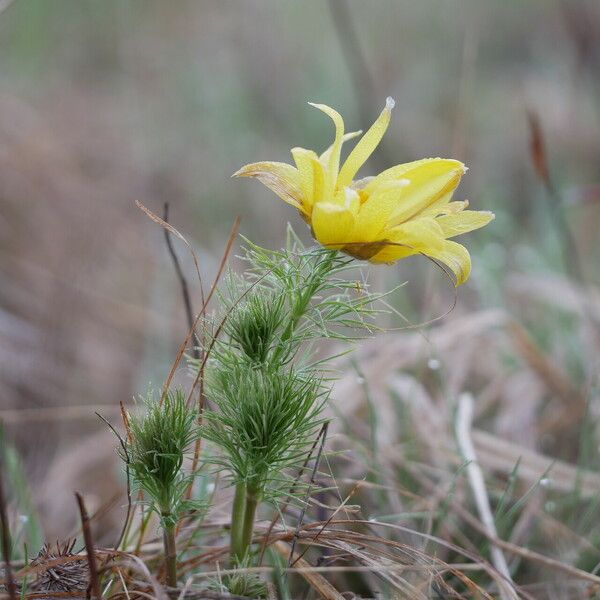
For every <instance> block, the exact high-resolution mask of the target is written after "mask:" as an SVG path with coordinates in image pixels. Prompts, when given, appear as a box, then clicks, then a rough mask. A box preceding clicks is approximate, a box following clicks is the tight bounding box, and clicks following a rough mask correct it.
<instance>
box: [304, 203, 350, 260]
mask: <svg viewBox="0 0 600 600" xmlns="http://www.w3.org/2000/svg"><path fill="white" fill-rule="evenodd" d="M311 226H312V231H313V235H314V237H315V239H316V240H317V241H318V242H319V243H320V244H322V245H323V246H325V247H327V248H331V249H335V248H338V249H339V248H341V247H342V246H343V245H344V244H345V243H346V242H347V241H348V240H349V238H350V235H351V234H352V230H353V228H354V214H353V212H352V210H351V209H350V208H345V207H343V206H339V205H337V204H332V203H329V202H318V203H317V204H315V205H314V207H313V211H312V219H311Z"/></svg>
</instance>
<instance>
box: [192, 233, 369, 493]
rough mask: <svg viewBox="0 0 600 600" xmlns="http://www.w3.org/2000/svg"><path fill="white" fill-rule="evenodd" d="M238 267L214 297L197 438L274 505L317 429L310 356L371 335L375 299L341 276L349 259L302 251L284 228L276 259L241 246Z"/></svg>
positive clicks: (318, 369) (320, 395)
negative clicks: (215, 319)
mask: <svg viewBox="0 0 600 600" xmlns="http://www.w3.org/2000/svg"><path fill="white" fill-rule="evenodd" d="M246 241H247V240H246ZM244 259H245V261H246V262H247V264H248V267H249V268H248V270H247V273H246V276H245V277H243V278H242V277H239V276H235V275H232V274H230V275H229V277H228V279H227V283H226V290H225V292H222V293H221V296H220V297H221V302H222V305H223V306H224V314H223V327H222V331H223V335H222V337H221V338H220V339H219V340H217V342H216V344H215V345H214V347H213V351H212V355H211V359H210V361H209V362H208V364H207V367H206V380H205V390H206V393H207V396H208V398H209V399H210V400H211V401H212V402H213V403H214V404H215V406H216V410H215V411H207V412H206V414H205V415H204V426H203V428H202V435H203V436H204V437H206V438H207V439H209V440H210V441H212V442H213V443H214V444H215V445H216V446H218V447H219V448H220V450H221V455H220V456H217V457H215V458H214V459H213V460H214V463H215V464H217V465H218V466H219V467H222V468H225V469H226V470H228V471H229V472H230V474H231V475H232V476H233V479H234V480H235V482H236V483H242V484H244V485H246V486H247V487H248V489H249V490H252V491H253V493H255V494H258V496H259V497H262V496H263V494H266V496H267V497H269V498H270V499H275V497H276V496H277V494H278V493H279V491H280V490H281V489H282V487H283V486H284V484H285V483H289V479H288V478H287V477H286V472H288V471H289V469H292V468H294V467H296V466H298V465H299V464H301V463H302V462H303V461H304V460H305V458H306V454H307V450H308V447H309V445H310V444H312V442H313V440H314V436H315V435H316V433H317V429H318V427H319V426H320V425H321V424H322V422H323V420H322V418H321V416H320V415H321V411H322V408H323V405H324V403H325V401H326V398H327V395H328V389H327V387H326V386H325V385H324V372H325V369H326V364H327V358H325V359H323V358H320V359H319V360H317V359H316V358H315V354H316V348H315V343H316V342H317V341H318V340H320V339H323V338H330V339H331V338H334V339H342V340H351V339H354V338H355V336H356V331H357V329H358V330H363V331H364V330H369V328H371V327H373V325H372V321H373V316H374V315H375V314H376V313H377V311H376V310H375V309H374V308H373V306H372V305H373V303H374V301H375V300H377V299H378V298H377V297H375V296H374V295H372V294H369V293H368V292H367V291H365V289H364V286H362V285H357V283H356V281H352V280H348V278H347V277H343V275H346V271H348V270H349V269H350V267H351V265H352V263H353V260H352V259H350V258H348V257H347V256H345V255H342V254H340V253H339V252H335V251H330V250H326V249H323V248H309V249H306V248H304V247H303V246H302V244H301V243H300V242H299V240H298V239H297V238H296V237H295V235H294V234H293V232H291V230H290V232H289V236H288V245H287V248H286V249H284V250H281V251H277V252H274V251H269V250H265V249H263V248H260V247H259V246H256V245H254V244H252V243H251V242H249V241H247V249H246V252H245V256H244Z"/></svg>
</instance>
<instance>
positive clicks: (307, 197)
mask: <svg viewBox="0 0 600 600" xmlns="http://www.w3.org/2000/svg"><path fill="white" fill-rule="evenodd" d="M291 152H292V157H293V158H294V162H295V163H296V168H297V169H298V177H299V181H300V189H301V190H302V195H303V197H304V206H305V208H306V209H307V211H308V212H310V209H311V208H312V205H313V202H314V199H315V198H314V192H315V173H314V171H315V167H314V163H318V162H319V157H318V156H317V154H316V152H314V151H313V150H306V149H305V148H292V151H291ZM321 169H322V167H321Z"/></svg>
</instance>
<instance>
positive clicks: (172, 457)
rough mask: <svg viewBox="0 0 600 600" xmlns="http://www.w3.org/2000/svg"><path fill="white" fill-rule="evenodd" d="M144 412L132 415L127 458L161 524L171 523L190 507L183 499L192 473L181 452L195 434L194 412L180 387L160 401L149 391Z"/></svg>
mask: <svg viewBox="0 0 600 600" xmlns="http://www.w3.org/2000/svg"><path fill="white" fill-rule="evenodd" d="M145 404H146V409H147V410H146V413H145V414H143V415H141V416H131V417H130V422H129V429H130V438H129V439H128V441H127V446H126V447H127V454H125V452H124V451H122V453H121V456H122V458H123V459H124V460H128V462H129V468H130V471H131V474H132V476H133V480H134V482H135V484H136V485H137V486H138V487H139V488H141V489H143V490H144V492H146V493H147V494H148V495H149V496H150V498H151V499H152V500H153V502H154V504H155V506H154V508H155V510H157V511H158V512H159V513H160V515H161V519H162V520H163V523H164V525H166V526H172V525H173V524H174V521H176V519H177V516H178V515H179V514H180V513H181V512H182V511H184V510H187V509H189V508H191V506H190V505H189V502H187V501H185V500H184V496H185V492H186V490H187V488H188V486H189V485H190V483H191V482H192V480H193V477H194V473H185V472H184V470H183V461H184V456H185V454H186V453H187V452H188V450H189V449H190V446H191V445H192V443H193V442H194V441H195V440H196V439H197V437H198V431H197V424H196V412H195V411H194V410H191V409H189V408H188V407H187V406H186V398H185V395H184V394H183V392H182V391H181V390H176V391H175V392H169V393H168V394H166V395H165V397H164V398H163V401H162V402H160V400H157V399H154V398H153V395H152V394H149V396H148V398H147V399H146V401H145Z"/></svg>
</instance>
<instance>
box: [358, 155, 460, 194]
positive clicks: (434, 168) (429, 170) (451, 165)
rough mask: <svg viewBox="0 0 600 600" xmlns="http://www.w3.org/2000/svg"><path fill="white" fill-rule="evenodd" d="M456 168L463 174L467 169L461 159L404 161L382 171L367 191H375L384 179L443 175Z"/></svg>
mask: <svg viewBox="0 0 600 600" xmlns="http://www.w3.org/2000/svg"><path fill="white" fill-rule="evenodd" d="M456 170H461V175H462V173H464V172H465V170H466V168H465V165H464V164H463V163H461V162H460V161H458V160H453V159H451V158H422V159H421V160H414V161H412V162H409V163H403V164H401V165H396V166H395V167H390V168H389V169H386V170H385V171H382V172H381V173H379V175H377V177H375V178H374V179H373V181H371V182H370V184H369V186H368V190H367V191H369V192H371V191H373V189H374V188H376V187H377V186H378V185H380V184H381V182H382V181H391V180H393V179H402V178H404V177H407V175H408V177H407V178H408V179H410V178H411V176H418V175H421V176H423V175H425V176H429V177H432V176H434V175H441V174H443V173H446V172H448V171H452V172H453V171H456Z"/></svg>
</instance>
